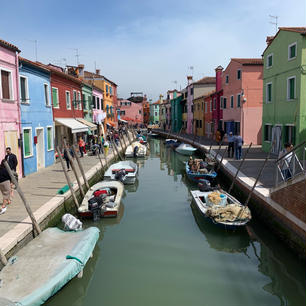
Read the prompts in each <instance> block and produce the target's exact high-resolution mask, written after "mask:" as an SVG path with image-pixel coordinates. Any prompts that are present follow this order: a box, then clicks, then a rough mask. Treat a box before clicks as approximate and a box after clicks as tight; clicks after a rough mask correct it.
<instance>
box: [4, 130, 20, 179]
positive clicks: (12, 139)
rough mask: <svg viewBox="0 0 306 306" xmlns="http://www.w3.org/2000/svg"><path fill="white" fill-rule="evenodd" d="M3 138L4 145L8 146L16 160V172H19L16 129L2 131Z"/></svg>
mask: <svg viewBox="0 0 306 306" xmlns="http://www.w3.org/2000/svg"><path fill="white" fill-rule="evenodd" d="M4 138H5V147H10V148H11V149H12V153H14V154H15V155H16V157H17V160H18V165H17V168H16V172H17V173H19V166H20V160H19V149H18V133H17V131H5V132H4Z"/></svg>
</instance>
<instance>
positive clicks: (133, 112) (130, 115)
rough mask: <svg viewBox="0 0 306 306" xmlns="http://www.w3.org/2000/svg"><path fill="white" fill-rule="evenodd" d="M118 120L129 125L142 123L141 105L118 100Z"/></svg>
mask: <svg viewBox="0 0 306 306" xmlns="http://www.w3.org/2000/svg"><path fill="white" fill-rule="evenodd" d="M118 108H120V119H121V120H125V121H128V122H129V123H132V124H135V123H138V124H139V123H143V112H142V103H133V102H131V101H129V100H125V99H118Z"/></svg>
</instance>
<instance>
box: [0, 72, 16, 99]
mask: <svg viewBox="0 0 306 306" xmlns="http://www.w3.org/2000/svg"><path fill="white" fill-rule="evenodd" d="M0 81H1V83H0V85H1V97H2V99H6V100H13V99H14V98H13V82H12V73H11V72H10V71H7V70H1V77H0Z"/></svg>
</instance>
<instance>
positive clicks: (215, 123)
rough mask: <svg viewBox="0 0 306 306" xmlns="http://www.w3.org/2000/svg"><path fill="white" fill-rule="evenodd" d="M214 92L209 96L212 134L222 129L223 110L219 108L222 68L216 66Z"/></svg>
mask: <svg viewBox="0 0 306 306" xmlns="http://www.w3.org/2000/svg"><path fill="white" fill-rule="evenodd" d="M215 70H216V91H215V93H213V94H211V102H212V127H211V130H212V132H213V134H215V133H216V131H217V129H222V127H223V122H222V119H223V110H222V108H221V103H220V101H221V97H222V95H223V89H222V70H223V67H221V66H218V67H217V68H216V69H215Z"/></svg>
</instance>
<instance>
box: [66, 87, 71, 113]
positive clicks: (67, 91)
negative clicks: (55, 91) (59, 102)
mask: <svg viewBox="0 0 306 306" xmlns="http://www.w3.org/2000/svg"><path fill="white" fill-rule="evenodd" d="M67 93H68V94H69V107H68V104H67ZM65 100H66V109H69V110H71V93H70V91H69V90H65Z"/></svg>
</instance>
